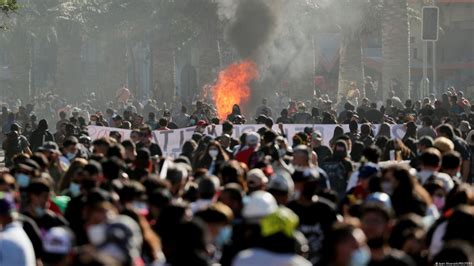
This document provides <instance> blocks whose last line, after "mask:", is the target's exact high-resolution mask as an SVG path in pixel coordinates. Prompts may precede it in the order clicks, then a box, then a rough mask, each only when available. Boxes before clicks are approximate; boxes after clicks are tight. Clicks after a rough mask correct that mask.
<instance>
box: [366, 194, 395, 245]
mask: <svg viewBox="0 0 474 266" xmlns="http://www.w3.org/2000/svg"><path fill="white" fill-rule="evenodd" d="M392 217H393V213H392V210H391V209H389V208H388V207H387V206H385V205H383V204H381V203H373V202H370V203H367V204H366V205H365V206H363V208H362V215H361V224H362V230H363V231H364V233H365V235H366V237H367V245H368V246H369V247H370V248H371V249H379V248H382V247H383V246H385V245H386V243H387V240H388V237H389V235H390V228H391V227H392V225H393V218H392Z"/></svg>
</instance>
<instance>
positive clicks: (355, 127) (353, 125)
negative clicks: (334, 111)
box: [349, 120, 359, 133]
mask: <svg viewBox="0 0 474 266" xmlns="http://www.w3.org/2000/svg"><path fill="white" fill-rule="evenodd" d="M349 130H350V131H351V132H352V133H355V132H357V131H359V125H358V124H357V121H355V120H351V121H350V122H349Z"/></svg>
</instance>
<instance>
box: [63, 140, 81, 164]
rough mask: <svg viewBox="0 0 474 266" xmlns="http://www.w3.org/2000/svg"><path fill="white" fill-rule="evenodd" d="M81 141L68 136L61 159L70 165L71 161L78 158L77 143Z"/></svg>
mask: <svg viewBox="0 0 474 266" xmlns="http://www.w3.org/2000/svg"><path fill="white" fill-rule="evenodd" d="M78 143H79V141H78V140H77V138H76V137H67V138H66V139H65V140H64V142H63V149H62V150H63V156H61V158H60V160H61V161H62V162H64V163H67V165H70V163H71V161H72V160H74V158H76V156H77V154H78V147H77V144H78Z"/></svg>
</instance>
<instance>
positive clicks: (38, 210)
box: [26, 178, 51, 218]
mask: <svg viewBox="0 0 474 266" xmlns="http://www.w3.org/2000/svg"><path fill="white" fill-rule="evenodd" d="M26 190H27V193H28V209H29V210H28V211H29V212H30V213H31V214H32V215H34V216H35V217H37V218H41V217H42V216H43V215H44V214H45V209H47V208H48V206H47V204H48V200H49V196H50V192H51V187H50V184H49V182H48V181H47V180H46V179H44V178H36V179H33V180H32V181H31V183H30V184H29V185H28V187H27V189H26Z"/></svg>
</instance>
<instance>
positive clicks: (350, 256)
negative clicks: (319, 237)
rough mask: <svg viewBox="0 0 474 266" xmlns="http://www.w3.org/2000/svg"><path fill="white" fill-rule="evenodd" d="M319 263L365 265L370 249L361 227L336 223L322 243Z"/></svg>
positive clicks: (336, 265)
mask: <svg viewBox="0 0 474 266" xmlns="http://www.w3.org/2000/svg"><path fill="white" fill-rule="evenodd" d="M322 254H323V257H322V260H321V265H330V266H344V265H367V264H368V263H369V261H370V249H369V248H368V247H367V244H366V237H365V235H364V232H362V230H361V229H359V228H356V227H354V226H353V225H350V224H344V223H336V224H334V225H333V227H332V228H331V231H329V233H328V236H327V237H326V238H325V240H324V243H323V253H322Z"/></svg>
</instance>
